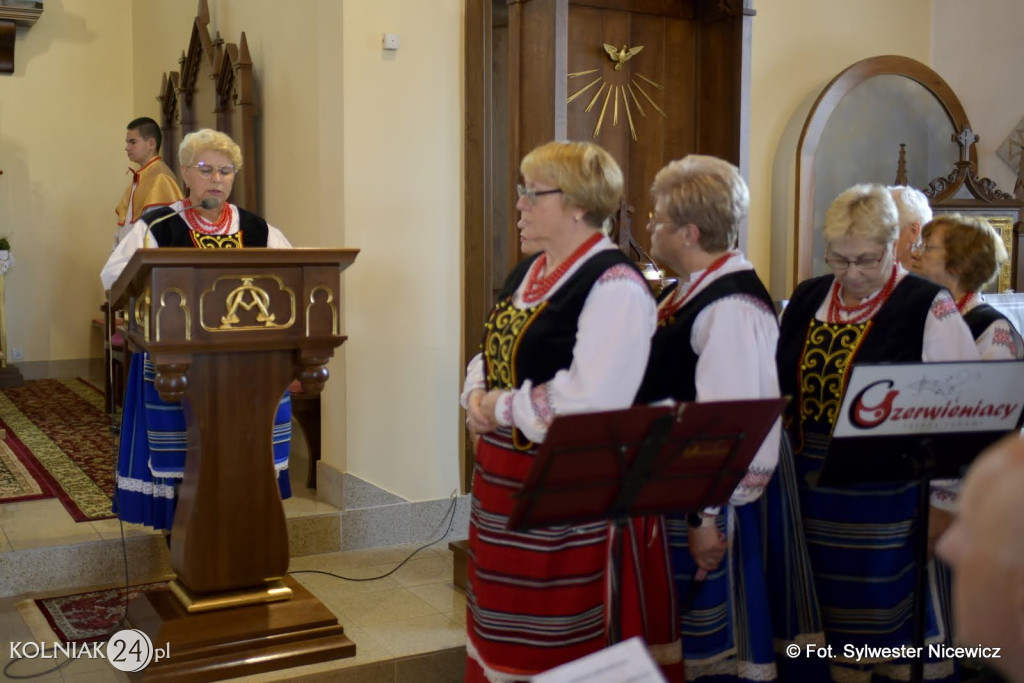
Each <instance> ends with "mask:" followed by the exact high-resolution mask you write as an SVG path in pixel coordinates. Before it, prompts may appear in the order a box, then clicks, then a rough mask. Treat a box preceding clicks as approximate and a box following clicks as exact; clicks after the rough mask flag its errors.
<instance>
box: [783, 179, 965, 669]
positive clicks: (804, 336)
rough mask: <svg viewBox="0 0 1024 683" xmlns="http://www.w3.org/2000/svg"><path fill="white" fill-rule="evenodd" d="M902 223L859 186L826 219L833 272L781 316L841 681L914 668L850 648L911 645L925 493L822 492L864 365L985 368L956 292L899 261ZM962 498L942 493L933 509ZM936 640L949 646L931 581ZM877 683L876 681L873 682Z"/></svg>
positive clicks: (873, 190) (876, 188)
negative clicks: (859, 657)
mask: <svg viewBox="0 0 1024 683" xmlns="http://www.w3.org/2000/svg"><path fill="white" fill-rule="evenodd" d="M898 230H899V228H898V213H897V210H896V206H895V204H894V203H893V200H892V197H891V196H890V194H889V192H888V191H887V190H886V189H885V188H884V187H882V186H881V185H856V186H854V187H851V188H850V189H848V190H846V191H845V192H843V193H842V194H840V195H839V197H838V198H836V200H835V201H834V202H833V203H832V205H831V206H830V207H829V209H828V212H827V214H826V216H825V227H824V238H825V261H826V263H828V265H829V266H830V267H831V269H832V272H833V274H832V275H825V276H822V277H817V278H812V279H810V280H807V281H805V282H803V283H801V284H800V285H799V286H798V287H797V289H796V291H795V292H794V293H793V296H792V298H791V300H790V303H789V306H788V307H787V308H786V310H785V312H784V313H783V316H782V324H781V330H780V337H779V348H778V352H777V356H776V358H777V361H778V367H779V383H780V385H781V387H782V392H783V394H787V395H790V396H793V397H794V400H793V402H792V403H791V404H790V407H791V410H790V411H789V414H788V416H787V428H788V430H789V436H790V440H791V442H792V444H793V450H794V453H795V454H796V469H797V481H798V483H799V486H800V489H799V503H800V507H801V513H802V516H803V522H804V532H805V536H806V540H807V546H808V551H809V555H810V558H811V569H812V572H813V576H814V588H815V589H816V591H817V594H818V599H819V603H820V607H821V613H822V620H823V623H824V627H825V633H826V640H827V642H828V644H829V645H830V646H832V652H833V658H832V660H831V664H832V667H833V678H834V679H835V680H861V679H860V678H856V677H857V676H863V677H865V678H864V680H867V678H866V677H870V675H871V672H872V671H873V672H874V674H876V675H877V676H879V677H881V678H883V679H886V680H887V679H888V678H893V679H895V680H907V676H908V675H909V667H910V661H909V660H908V659H880V660H875V661H874V662H872V663H865V662H861V663H856V662H853V661H851V660H848V659H844V658H843V652H844V646H846V645H851V646H854V647H863V646H865V645H867V646H874V647H897V648H898V647H900V646H903V645H910V644H911V637H912V612H911V610H910V608H909V605H910V602H911V595H912V593H913V589H914V571H913V568H914V542H913V541H914V538H915V534H914V530H915V528H919V527H916V522H917V507H916V506H917V486H916V485H914V484H904V483H899V484H863V485H849V486H844V487H837V488H828V487H812V486H810V484H809V482H808V478H809V477H812V478H813V475H814V474H816V473H817V472H819V471H820V469H821V467H822V462H823V455H824V454H825V452H826V450H827V448H828V441H829V435H830V434H831V430H832V426H833V424H834V422H835V420H836V417H837V412H838V410H839V405H840V402H841V400H842V396H843V393H844V391H845V386H844V382H845V381H846V380H847V378H848V377H849V375H850V369H851V367H852V366H853V365H855V364H857V363H881V362H921V361H924V362H929V361H952V360H976V359H977V358H978V351H977V349H976V348H975V346H974V341H973V340H972V339H971V334H970V331H969V330H968V329H967V325H966V324H965V323H964V322H963V319H962V318H961V317H960V316H959V315H958V314H957V310H956V302H955V301H953V298H952V297H951V296H950V294H949V292H948V291H946V290H945V289H943V288H941V287H939V286H938V285H936V284H934V283H931V282H928V281H927V280H925V279H923V278H920V277H917V276H916V275H910V274H908V273H907V271H905V270H904V269H903V267H902V266H901V265H900V264H899V263H898V262H897V261H896V260H895V257H894V253H893V252H894V247H895V244H896V240H897V237H898ZM954 495H955V494H954V493H953V492H952V491H951V490H950V489H949V488H944V487H942V486H939V485H937V483H933V485H932V492H931V500H932V505H933V507H936V508H949V507H951V503H952V498H953V496H954ZM929 576H930V582H931V584H932V585H931V586H930V590H929V592H928V595H929V604H928V624H929V628H928V641H929V642H938V639H940V638H943V637H944V638H945V639H946V640H947V641H948V639H949V637H950V631H949V624H948V623H947V622H946V620H945V617H944V614H943V611H942V610H941V609H939V607H940V605H939V601H938V598H939V596H941V595H942V594H944V593H945V594H948V590H942V587H941V586H937V585H936V573H935V572H934V571H933V572H930V573H929ZM925 677H926V679H927V680H956V673H955V671H954V665H953V662H952V661H951V660H943V661H929V663H928V665H927V666H925ZM873 680H874V679H873Z"/></svg>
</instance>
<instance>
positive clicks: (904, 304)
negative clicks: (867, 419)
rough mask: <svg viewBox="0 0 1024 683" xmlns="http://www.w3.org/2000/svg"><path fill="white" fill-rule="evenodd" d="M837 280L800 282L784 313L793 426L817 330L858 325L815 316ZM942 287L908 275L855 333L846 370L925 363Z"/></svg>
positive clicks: (783, 362)
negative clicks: (928, 329)
mask: <svg viewBox="0 0 1024 683" xmlns="http://www.w3.org/2000/svg"><path fill="white" fill-rule="evenodd" d="M833 279H834V278H833V276H832V275H823V276H821V277H816V278H812V279H810V280H805V281H804V282H802V283H800V285H799V286H797V288H796V291H794V292H793V297H792V298H791V299H790V302H789V305H788V306H787V307H786V310H785V312H784V313H783V315H782V324H781V326H780V329H779V346H778V349H777V350H776V353H775V361H776V364H777V366H778V370H779V387H780V389H781V390H782V395H783V396H792V397H793V400H792V401H790V403H789V406H788V408H787V422H789V423H790V424H791V423H792V422H791V421H792V419H793V418H795V417H796V416H797V415H798V414H799V411H802V410H803V408H804V406H798V405H796V404H797V403H800V400H799V397H800V386H799V385H798V382H799V378H800V375H801V365H802V364H803V363H804V362H805V352H807V351H808V350H809V349H811V347H812V346H815V340H814V339H812V337H814V336H815V335H812V334H811V333H812V331H814V330H816V329H817V330H821V331H832V332H837V333H841V332H843V331H844V328H855V327H858V326H857V325H846V324H842V325H832V324H829V323H823V322H820V321H816V320H815V318H814V314H815V312H817V310H818V308H819V307H820V306H821V304H822V302H823V301H824V300H825V297H826V296H828V294H829V290H830V288H831V286H832V281H833ZM941 290H942V288H941V287H940V286H939V285H936V284H934V283H932V282H929V281H928V280H925V279H924V278H921V277H918V276H917V275H913V274H909V275H907V276H905V277H904V278H903V279H902V280H901V281H900V283H899V284H898V285H896V288H895V289H894V290H893V292H892V294H890V295H889V298H888V299H887V300H886V302H885V303H884V304H882V307H881V308H880V309H879V310H878V312H877V313H876V314H875V316H874V317H873V318H872V319H871V320H870V321H869V323H867V324H862V325H863V326H865V327H866V329H865V330H864V331H863V334H860V333H858V334H856V335H854V336H853V337H851V340H853V339H854V338H855V347H851V348H849V349H847V350H848V351H849V354H848V357H847V358H846V359H844V361H843V366H844V369H848V368H849V367H851V366H852V365H853V363H881V362H889V363H900V362H906V363H913V362H920V361H921V354H922V350H923V345H924V324H925V320H926V319H927V317H928V311H929V310H931V306H932V302H933V301H934V300H935V297H936V296H937V295H938V293H939V292H940V291H941ZM837 343H838V344H839V345H840V346H849V344H846V343H844V342H843V341H842V339H838V340H837ZM846 376H848V375H846V374H844V377H846ZM843 391H845V386H835V387H832V388H831V393H836V394H837V395H838V396H840V397H841V396H842V393H843Z"/></svg>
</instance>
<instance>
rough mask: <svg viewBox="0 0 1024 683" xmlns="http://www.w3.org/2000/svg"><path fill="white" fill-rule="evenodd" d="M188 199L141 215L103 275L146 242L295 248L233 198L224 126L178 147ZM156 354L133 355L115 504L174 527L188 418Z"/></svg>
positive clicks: (138, 518)
mask: <svg viewBox="0 0 1024 683" xmlns="http://www.w3.org/2000/svg"><path fill="white" fill-rule="evenodd" d="M178 161H179V166H180V168H181V176H182V179H183V180H184V181H185V186H186V189H187V191H188V192H187V197H186V199H184V200H183V201H179V202H175V203H174V204H170V205H168V206H166V207H162V208H159V209H154V210H152V211H150V212H148V213H146V214H145V216H144V217H143V218H142V219H141V220H139V221H137V222H136V223H135V224H134V225H133V226H132V229H131V231H130V232H129V233H128V234H127V235H126V236H125V237H124V239H122V240H121V242H119V243H118V245H117V248H116V249H115V250H114V252H113V253H112V254H111V255H110V258H109V259H108V260H107V263H106V265H104V266H103V271H102V272H101V273H100V279H101V280H102V281H103V288H104V289H107V290H109V289H110V286H111V285H112V284H113V283H114V281H115V280H117V277H118V276H119V275H120V274H121V271H123V270H124V267H125V265H126V264H127V263H128V260H129V259H130V258H131V256H132V254H134V253H135V251H136V250H137V249H140V248H142V247H193V248H197V249H242V248H259V247H269V248H287V247H290V246H291V245H290V244H289V243H288V240H287V239H285V237H284V235H282V234H281V232H280V231H279V230H278V229H277V228H275V227H273V226H271V225H269V224H267V222H266V221H265V220H263V219H262V218H260V217H259V216H256V215H254V214H252V213H249V212H248V211H246V210H244V209H240V208H239V207H237V206H235V205H234V204H230V203H229V202H228V198H229V197H230V196H231V187H232V184H233V183H234V180H235V175H236V174H237V173H238V171H239V169H241V167H242V152H241V150H240V149H239V147H238V145H237V144H235V142H234V141H233V140H232V139H231V138H230V137H228V136H227V135H225V134H224V133H221V132H219V131H214V130H209V129H203V130H198V131H196V132H194V133H189V134H188V135H186V136H185V138H184V139H183V140H182V141H181V146H180V147H179V148H178ZM153 380H154V368H153V366H152V364H151V363H150V362H149V359H148V355H146V354H135V355H134V356H132V363H131V367H130V368H129V372H128V382H127V386H126V390H125V400H124V413H123V415H122V418H121V445H120V451H119V453H118V464H117V491H116V493H115V496H114V510H115V512H117V513H118V515H119V516H120V518H121V519H122V520H124V521H126V522H136V523H139V524H146V525H148V526H152V527H154V528H156V529H170V528H171V525H172V522H173V520H174V509H175V505H176V502H177V490H178V485H179V484H180V483H181V480H182V476H183V473H184V470H185V449H186V433H185V416H184V413H183V412H182V408H181V405H180V404H168V403H165V402H164V401H163V400H161V399H160V396H159V395H158V394H157V391H156V389H155V387H154V385H153ZM290 438H291V404H290V402H289V398H288V396H287V395H286V396H285V397H284V398H283V399H282V401H281V405H280V407H279V409H278V412H277V416H276V418H275V423H274V465H275V468H276V469H277V471H278V482H279V485H280V488H281V496H282V497H284V498H286V497H288V496H289V495H291V488H290V486H289V483H288V449H289V441H290Z"/></svg>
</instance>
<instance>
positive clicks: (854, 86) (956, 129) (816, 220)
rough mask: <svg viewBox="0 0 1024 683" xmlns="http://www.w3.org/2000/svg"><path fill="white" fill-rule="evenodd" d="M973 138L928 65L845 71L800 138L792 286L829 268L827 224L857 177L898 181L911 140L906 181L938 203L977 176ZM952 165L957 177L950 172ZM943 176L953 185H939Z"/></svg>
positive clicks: (882, 64)
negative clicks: (824, 241)
mask: <svg viewBox="0 0 1024 683" xmlns="http://www.w3.org/2000/svg"><path fill="white" fill-rule="evenodd" d="M958 137H959V138H960V139H959V141H958V140H957V138H958ZM974 143H975V137H974V136H973V133H971V127H970V121H969V120H968V118H967V113H966V112H965V110H964V107H963V105H962V104H961V103H960V99H959V98H958V97H957V96H956V93H954V92H953V89H952V88H950V86H949V85H948V84H947V83H946V81H945V80H943V79H942V77H941V76H939V75H938V74H937V73H935V72H934V71H933V70H932V69H930V68H929V67H928V66H926V65H924V64H922V63H921V62H918V61H916V60H914V59H911V58H909V57H902V56H899V55H885V56H881V57H871V58H868V59H864V60H862V61H859V62H857V63H855V64H853V65H852V66H850V67H848V68H847V69H844V70H843V71H842V72H841V73H839V75H837V76H836V77H835V78H834V79H832V81H831V82H830V83H829V84H828V85H827V86H826V87H825V88H824V90H822V92H821V94H820V95H819V96H818V98H817V100H815V102H814V105H813V106H812V107H811V110H810V113H809V114H808V116H807V119H806V121H805V123H804V127H803V130H802V131H801V134H800V139H799V141H798V143H797V159H796V198H795V199H796V205H795V216H796V218H795V225H794V242H793V244H794V251H795V253H794V268H793V274H792V279H791V282H790V286H791V287H795V286H796V284H797V283H799V282H800V281H802V280H805V279H807V278H809V277H812V276H813V275H816V274H820V273H821V272H823V268H824V263H823V261H822V253H821V252H822V251H823V246H822V245H821V244H820V236H819V234H820V228H821V221H822V218H823V216H824V209H825V208H827V207H828V204H829V203H830V202H831V201H832V199H834V198H835V196H836V195H837V194H838V193H839V192H841V191H842V190H843V189H845V188H846V187H849V186H850V185H853V184H855V183H857V182H877V183H882V184H885V185H891V184H894V183H895V181H896V178H897V175H898V172H899V167H900V164H899V162H900V149H901V148H900V145H901V144H904V145H906V155H907V159H908V160H909V161H908V163H907V167H908V168H909V169H910V172H909V175H907V177H906V180H905V184H908V185H911V186H914V187H919V188H920V189H922V190H925V192H926V194H928V195H929V196H930V198H931V200H932V204H933V207H937V206H938V205H939V204H940V203H941V202H942V201H943V200H946V199H947V198H950V197H953V196H954V195H955V194H956V193H957V190H958V189H959V187H960V186H961V184H962V183H964V181H965V180H966V179H967V178H968V177H971V176H974V178H975V180H977V177H976V173H977V152H976V150H975V144H974ZM957 164H960V166H957ZM950 168H954V174H953V175H947V172H948V170H949V169H950ZM956 168H962V169H963V170H962V172H961V173H962V176H963V177H961V176H959V175H956V173H955V169H956ZM954 177H955V178H959V183H955V184H956V187H953V185H954V182H953V181H952V180H949V179H950V178H954ZM943 178H946V179H947V181H949V182H946V183H944V184H942V187H941V189H940V188H936V187H934V183H935V182H936V181H940V180H942V179H943ZM929 188H930V189H929ZM936 190H938V191H936ZM992 196H993V197H995V196H996V195H992Z"/></svg>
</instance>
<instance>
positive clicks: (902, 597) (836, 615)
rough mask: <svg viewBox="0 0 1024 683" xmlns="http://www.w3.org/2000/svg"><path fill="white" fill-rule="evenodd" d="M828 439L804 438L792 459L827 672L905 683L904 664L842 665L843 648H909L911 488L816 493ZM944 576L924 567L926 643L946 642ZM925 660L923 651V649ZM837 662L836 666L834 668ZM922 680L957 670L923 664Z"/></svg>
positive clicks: (945, 663) (916, 528) (915, 527)
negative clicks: (829, 655)
mask: <svg viewBox="0 0 1024 683" xmlns="http://www.w3.org/2000/svg"><path fill="white" fill-rule="evenodd" d="M827 443H828V440H827V437H822V436H820V435H818V434H814V433H806V434H805V447H804V450H803V453H801V454H798V455H797V456H796V459H795V463H796V469H797V481H798V483H799V486H800V508H801V512H802V514H803V519H804V533H805V534H806V538H807V548H808V554H809V556H810V558H811V566H812V567H813V574H814V582H815V588H816V590H817V594H818V599H819V604H820V607H821V614H822V621H823V624H824V627H825V633H826V639H827V641H828V643H829V645H831V646H832V650H833V652H834V654H835V656H836V659H835V660H833V667H834V668H844V669H854V670H859V671H865V670H870V671H872V672H874V674H875V679H877V680H885V679H886V678H892V679H894V680H900V679H902V680H907V679H906V676H907V675H908V673H909V666H910V664H909V660H889V661H875V662H859V663H854V662H843V661H842V660H843V659H847V658H846V657H844V652H846V651H847V650H846V648H848V647H850V648H856V647H863V646H871V647H901V646H909V645H910V644H911V640H912V635H913V633H912V628H913V592H914V581H915V567H916V556H915V543H916V541H917V538H918V534H920V533H921V525H920V523H919V520H918V510H917V505H918V486H919V484H916V483H892V484H886V483H883V484H859V485H851V486H845V487H841V488H831V487H815V486H811V485H809V484H808V479H809V477H812V476H813V475H814V474H816V473H817V472H819V471H820V469H821V466H822V463H823V460H822V456H823V455H824V452H825V449H826V447H827ZM949 603H950V593H949V580H948V571H947V570H946V569H945V568H944V567H942V566H941V565H939V564H937V563H936V562H935V561H931V562H929V566H928V587H927V600H926V607H927V613H926V632H925V642H926V643H947V644H948V643H950V642H951V634H950V622H949ZM925 654H927V648H926V649H925ZM837 660H838V661H837ZM925 660H926V662H927V663H926V666H925V676H924V678H925V680H928V681H956V680H959V676H958V672H957V666H956V663H955V662H953V661H952V660H936V659H930V658H928V657H927V656H926V657H925Z"/></svg>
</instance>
